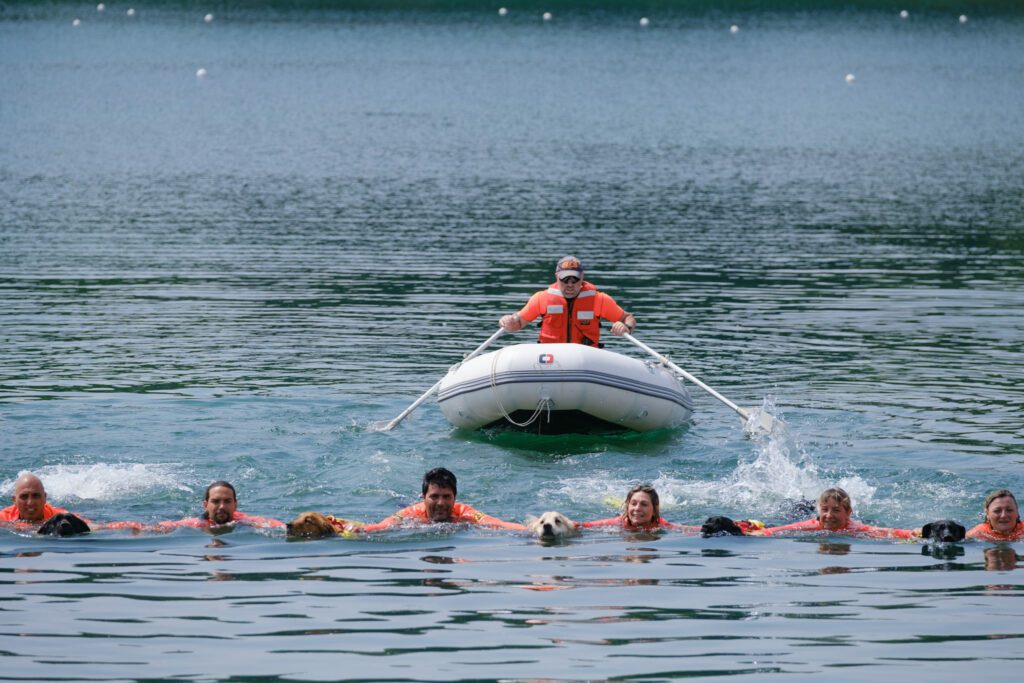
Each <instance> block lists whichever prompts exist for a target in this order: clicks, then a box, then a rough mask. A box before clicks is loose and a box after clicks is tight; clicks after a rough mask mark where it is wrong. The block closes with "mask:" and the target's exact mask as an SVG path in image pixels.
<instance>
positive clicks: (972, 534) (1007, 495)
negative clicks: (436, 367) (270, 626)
mask: <svg viewBox="0 0 1024 683" xmlns="http://www.w3.org/2000/svg"><path fill="white" fill-rule="evenodd" d="M984 511H985V521H983V522H982V523H981V524H979V525H978V526H976V527H974V528H973V529H971V530H970V531H968V532H967V538H976V539H978V540H980V541H1020V540H1024V522H1021V521H1020V510H1018V508H1017V499H1016V498H1015V497H1014V495H1013V493H1012V492H1011V491H1010V490H1009V489H999V490H998V491H993V492H992V493H990V494H988V495H987V496H985V505H984Z"/></svg>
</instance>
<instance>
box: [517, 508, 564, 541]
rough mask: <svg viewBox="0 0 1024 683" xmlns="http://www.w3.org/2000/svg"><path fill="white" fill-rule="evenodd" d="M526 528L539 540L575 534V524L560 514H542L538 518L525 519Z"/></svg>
mask: <svg viewBox="0 0 1024 683" xmlns="http://www.w3.org/2000/svg"><path fill="white" fill-rule="evenodd" d="M526 528H527V529H529V530H530V532H532V533H533V534H534V535H536V536H538V537H539V538H561V537H563V536H572V535H574V534H576V522H574V521H572V520H571V519H569V518H568V517H566V516H565V515H563V514H562V513H561V512H554V511H549V512H544V513H541V516H540V517H532V516H531V517H527V518H526Z"/></svg>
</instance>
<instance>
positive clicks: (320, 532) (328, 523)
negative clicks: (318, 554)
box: [285, 512, 353, 538]
mask: <svg viewBox="0 0 1024 683" xmlns="http://www.w3.org/2000/svg"><path fill="white" fill-rule="evenodd" d="M352 526H353V525H352V524H351V523H350V522H349V521H348V520H345V519H338V518H337V517H332V516H331V515H324V514H321V513H319V512H302V513H299V516H298V517H296V518H295V519H293V520H292V521H290V522H288V524H286V525H285V527H286V528H287V529H288V535H289V536H292V537H295V538H325V537H327V536H338V535H341V534H347V533H348V532H350V531H352V530H353V529H352Z"/></svg>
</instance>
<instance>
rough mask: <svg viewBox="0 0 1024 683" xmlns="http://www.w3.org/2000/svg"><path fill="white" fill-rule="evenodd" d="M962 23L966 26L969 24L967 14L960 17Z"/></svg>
mask: <svg viewBox="0 0 1024 683" xmlns="http://www.w3.org/2000/svg"><path fill="white" fill-rule="evenodd" d="M960 23H961V24H966V23H967V15H966V14H961V15H960Z"/></svg>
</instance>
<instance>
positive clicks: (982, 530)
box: [967, 521, 1024, 541]
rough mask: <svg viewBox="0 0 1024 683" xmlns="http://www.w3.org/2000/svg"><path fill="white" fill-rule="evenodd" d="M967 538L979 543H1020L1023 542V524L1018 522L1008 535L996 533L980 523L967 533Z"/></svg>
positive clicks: (984, 523)
mask: <svg viewBox="0 0 1024 683" xmlns="http://www.w3.org/2000/svg"><path fill="white" fill-rule="evenodd" d="M967 538H976V539H978V540H979V541H1020V540H1024V522H1021V521H1018V522H1017V526H1015V527H1014V528H1013V530H1012V531H1010V533H1008V534H999V533H996V531H995V529H993V528H992V525H991V524H989V523H988V522H982V523H981V524H979V525H978V526H976V527H974V528H972V529H971V530H970V531H968V532H967Z"/></svg>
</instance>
